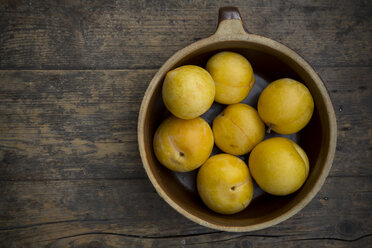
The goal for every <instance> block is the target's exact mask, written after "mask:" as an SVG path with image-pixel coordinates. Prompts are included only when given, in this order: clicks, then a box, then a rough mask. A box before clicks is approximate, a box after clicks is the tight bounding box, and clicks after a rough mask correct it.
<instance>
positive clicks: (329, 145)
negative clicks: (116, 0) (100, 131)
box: [138, 7, 337, 232]
mask: <svg viewBox="0 0 372 248" xmlns="http://www.w3.org/2000/svg"><path fill="white" fill-rule="evenodd" d="M164 49H166V48H164ZM220 51H234V52H238V53H240V54H242V55H244V56H245V57H246V58H247V59H248V60H249V61H250V63H251V64H252V67H253V70H254V73H255V78H256V84H255V86H254V87H253V89H252V91H251V93H250V94H249V96H248V97H247V98H246V99H245V100H244V101H243V102H244V103H247V104H250V105H252V106H254V107H256V104H257V99H258V96H259V94H260V92H261V91H262V90H263V89H264V88H265V87H266V86H267V85H268V84H269V83H270V82H272V81H274V80H276V79H279V78H284V77H289V78H293V79H296V80H298V81H300V82H302V83H304V84H305V85H306V86H307V87H308V89H309V90H310V92H311V94H312V96H313V98H314V102H315V109H314V114H313V117H312V119H311V121H310V122H309V124H308V125H307V126H306V127H305V128H304V129H303V130H301V131H300V132H299V133H297V134H295V135H290V136H286V137H289V138H290V139H292V140H294V141H296V142H297V143H298V144H299V145H300V146H301V147H302V148H303V149H304V150H305V151H306V153H307V155H308V157H309V160H310V173H309V177H308V178H307V180H306V182H305V184H304V185H303V186H302V187H301V188H300V189H299V190H298V191H296V192H295V193H293V194H290V195H288V196H281V197H279V196H273V195H270V194H267V193H265V192H263V191H262V190H261V189H260V188H259V187H257V185H255V189H254V192H255V193H254V198H253V200H252V202H251V203H250V204H249V206H248V207H247V208H246V209H245V210H243V211H242V212H239V213H237V214H233V215H222V214H218V213H215V212H213V211H212V210H210V209H208V208H207V207H206V206H205V205H204V204H203V202H202V200H201V199H200V197H199V195H198V193H197V190H196V185H195V179H196V173H197V171H193V172H189V173H175V172H172V171H170V170H168V169H167V168H166V167H164V166H163V165H161V164H160V163H159V162H158V160H157V159H156V157H155V155H154V151H153V137H154V132H155V130H156V128H157V127H158V126H159V124H160V123H161V121H162V120H163V119H164V118H166V117H167V116H168V115H169V112H168V111H167V110H166V108H165V106H164V104H163V101H162V97H161V89H162V84H163V80H164V77H165V75H166V73H167V72H168V71H169V70H172V69H174V68H176V67H179V66H181V65H187V64H194V65H199V66H202V67H205V64H206V62H207V61H208V59H209V58H210V57H211V56H212V55H214V54H216V53H218V52H220ZM224 107H225V106H224V105H221V104H217V103H214V104H213V106H212V107H211V109H210V110H209V111H208V112H207V113H205V114H204V115H203V116H202V117H203V118H204V119H206V120H207V121H208V122H209V123H211V122H212V120H213V118H214V117H215V116H216V115H217V114H218V113H219V112H221V110H222V109H223V108H224ZM336 131H337V126H336V118H335V112H334V109H333V106H332V103H331V100H330V97H329V95H328V92H327V90H326V88H325V86H324V84H323V82H322V80H321V79H320V78H319V76H318V75H317V74H316V72H315V71H314V70H313V69H312V68H311V66H310V65H309V64H308V63H307V62H306V61H305V60H304V59H303V58H301V57H300V56H299V55H298V54H296V53H295V52H294V51H292V50H291V49H289V48H288V47H286V46H284V45H282V44H280V43H278V42H276V41H274V40H271V39H268V38H265V37H262V36H258V35H254V34H250V33H248V32H247V31H246V30H245V28H244V25H243V23H242V20H241V17H240V14H239V11H238V9H236V8H234V7H224V8H221V9H220V11H219V22H218V27H217V30H216V32H215V33H214V34H213V35H212V36H210V37H208V38H205V39H202V40H199V41H197V42H195V43H193V44H191V45H189V46H187V47H185V48H183V49H182V50H179V51H178V52H177V53H175V54H174V55H173V56H172V57H171V58H169V59H168V61H166V62H165V63H164V65H163V66H162V67H161V68H160V69H159V71H158V72H157V73H156V75H155V76H154V78H153V79H152V81H151V82H150V85H149V86H148V89H147V91H146V93H145V96H144V98H143V101H142V105H141V109H140V113H139V119H138V143H139V150H140V154H141V159H142V162H143V166H144V168H145V170H146V172H147V175H148V177H149V178H150V180H151V182H152V184H153V185H154V187H155V189H156V191H157V192H158V194H159V195H160V196H161V197H162V198H163V199H164V200H165V201H166V202H167V203H168V204H169V205H170V206H172V207H173V208H174V209H175V210H177V211H178V212H179V213H181V214H182V215H184V216H185V217H186V218H188V219H190V220H192V221H194V222H196V223H199V224H200V225H204V226H206V227H210V228H213V229H217V230H224V231H232V232H243V231H244V232H245V231H253V230H258V229H262V228H267V227H269V226H272V225H275V224H277V223H279V222H281V221H284V220H286V219H288V218H289V217H291V216H293V215H294V214H296V213H297V212H298V211H300V210H301V209H302V208H304V207H305V206H306V204H308V203H309V202H310V201H311V199H312V198H313V197H314V196H315V195H316V194H317V192H318V191H319V190H320V188H321V187H322V185H323V183H324V181H325V179H326V177H327V175H328V173H329V170H330V168H331V166H332V161H333V157H334V153H335V147H336V137H337V134H336ZM269 136H270V135H269ZM269 136H268V137H269ZM271 136H275V134H271ZM266 138H267V137H266ZM219 152H220V151H219V150H218V149H217V148H215V149H214V151H213V153H219ZM241 158H242V159H244V161H245V162H246V163H247V162H248V161H247V158H248V155H246V156H243V157H241Z"/></svg>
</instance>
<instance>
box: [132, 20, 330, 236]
mask: <svg viewBox="0 0 372 248" xmlns="http://www.w3.org/2000/svg"><path fill="white" fill-rule="evenodd" d="M226 30H233V31H234V30H235V31H234V32H226ZM226 41H236V42H247V43H251V44H256V45H261V46H265V47H268V48H270V49H273V50H275V51H276V52H278V53H282V54H284V55H285V56H286V57H290V58H291V59H292V60H293V61H294V62H295V64H297V65H298V66H299V67H301V68H302V69H303V70H304V71H306V73H307V74H308V75H309V76H310V77H311V79H312V81H313V82H314V83H315V86H316V88H317V89H318V90H319V93H320V95H321V98H322V100H323V101H324V105H325V108H326V112H327V121H328V123H329V130H327V131H328V132H327V133H326V135H327V134H328V136H329V137H328V140H329V144H328V151H327V153H326V157H325V159H324V161H325V162H324V166H323V168H322V170H321V171H320V175H319V177H318V179H317V180H316V181H315V183H314V185H313V186H312V188H311V189H310V191H309V192H308V193H307V194H306V195H305V196H304V197H303V198H302V199H301V200H300V201H299V202H297V203H296V204H295V205H294V206H293V207H291V208H290V209H289V210H287V211H286V212H284V213H282V214H281V215H279V216H277V217H275V218H273V219H269V220H264V221H263V222H261V223H257V224H252V225H247V226H225V225H219V224H215V223H211V222H209V221H207V220H204V219H201V218H199V217H198V216H196V215H194V214H192V213H191V212H189V211H187V210H186V209H184V208H182V207H181V206H180V205H178V204H177V203H176V202H175V201H174V200H172V198H171V197H170V196H169V195H168V194H167V193H166V192H165V190H163V189H162V187H161V186H160V184H159V182H158V181H157V178H156V177H155V175H154V174H153V173H152V170H151V168H150V167H151V165H150V163H149V161H148V160H147V153H146V148H145V137H144V129H145V118H146V113H147V111H148V108H149V102H150V100H151V98H152V96H153V94H154V91H155V89H156V87H157V86H158V84H161V83H162V81H161V79H162V78H163V76H164V75H165V73H166V72H167V71H168V70H169V69H170V68H172V67H174V66H175V64H176V63H177V62H178V61H180V60H181V59H182V58H184V57H185V56H187V55H189V54H191V53H193V52H196V51H197V50H200V49H203V48H206V47H208V46H210V45H212V44H215V43H220V42H221V43H222V42H226ZM231 48H233V47H231ZM137 132H138V144H139V151H140V156H141V160H142V164H143V166H144V168H145V171H146V173H147V175H148V177H149V179H150V181H151V183H152V184H153V186H154V187H155V189H156V191H157V193H158V194H159V195H160V196H161V197H162V198H163V199H164V200H165V201H166V202H167V203H168V204H169V205H170V206H171V207H173V208H174V209H175V210H176V211H177V212H179V213H180V214H182V215H183V216H185V217H186V218H188V219H190V220H191V221H194V222H196V223H198V224H200V225H203V226H205V227H209V228H212V229H216V230H221V231H229V232H247V231H254V230H259V229H263V228H267V227H270V226H273V225H276V224H278V223H280V222H282V221H285V220H287V219H288V218H290V217H292V216H293V215H295V214H296V213H298V212H299V211H300V210H302V209H303V208H304V207H305V206H306V205H307V204H308V203H309V202H310V201H311V200H312V199H313V198H314V196H315V195H316V194H317V193H318V192H319V190H320V188H321V187H322V186H323V184H324V182H325V179H326V177H327V176H328V174H329V171H330V169H331V167H332V162H333V159H334V154H335V150H336V142H337V122H336V114H335V111H334V108H333V105H332V102H331V99H330V96H329V94H328V91H327V89H326V87H325V85H324V83H323V82H322V80H321V79H320V77H319V76H318V75H317V73H316V72H315V71H314V69H313V68H312V67H311V66H310V64H309V63H308V62H306V61H305V60H304V59H303V58H302V57H301V56H300V55H298V54H297V53H296V52H294V51H293V50H291V49H290V48H288V47H287V46H285V45H283V44H281V43H279V42H277V41H274V40H272V39H269V38H266V37H263V36H260V35H256V34H250V33H247V32H245V30H244V27H243V24H242V22H241V20H236V19H231V20H223V21H222V22H220V24H219V26H218V29H217V31H216V33H215V34H213V35H212V36H210V37H207V38H204V39H201V40H199V41H196V42H194V43H192V44H190V45H188V46H186V47H184V48H183V49H181V50H179V51H177V52H176V53H175V54H173V55H172V56H171V57H170V58H169V59H168V60H167V61H166V62H165V63H164V64H163V65H162V66H161V68H160V69H159V70H158V71H157V72H156V74H155V75H154V77H153V78H152V80H151V82H150V84H149V86H148V88H147V90H146V92H145V95H144V97H143V100H142V103H141V107H140V111H139V116H138V127H137Z"/></svg>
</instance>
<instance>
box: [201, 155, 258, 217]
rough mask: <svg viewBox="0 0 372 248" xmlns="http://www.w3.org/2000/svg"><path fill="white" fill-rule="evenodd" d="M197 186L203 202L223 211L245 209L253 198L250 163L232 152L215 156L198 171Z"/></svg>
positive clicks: (229, 211)
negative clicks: (248, 164) (231, 153)
mask: <svg viewBox="0 0 372 248" xmlns="http://www.w3.org/2000/svg"><path fill="white" fill-rule="evenodd" d="M197 188H198V192H199V195H200V197H201V199H202V200H203V202H204V203H205V204H206V205H207V206H208V207H209V208H210V209H212V210H213V211H215V212H217V213H221V214H234V213H237V212H240V211H242V210H243V209H244V208H246V207H247V206H248V204H249V203H250V201H251V200H252V197H253V183H252V179H251V176H250V174H249V171H248V167H247V165H246V164H245V163H244V162H243V160H241V159H240V158H237V157H235V156H232V155H229V154H218V155H215V156H212V157H211V158H209V159H208V160H207V161H206V162H205V163H204V164H203V166H202V167H201V168H200V169H199V172H198V176H197Z"/></svg>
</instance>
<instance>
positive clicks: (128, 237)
mask: <svg viewBox="0 0 372 248" xmlns="http://www.w3.org/2000/svg"><path fill="white" fill-rule="evenodd" d="M226 5H234V6H236V7H238V8H239V9H240V12H241V14H242V17H243V20H244V22H245V25H246V27H247V29H248V30H249V31H250V32H252V33H255V34H259V35H263V36H266V37H269V38H272V39H275V40H277V41H280V42H282V43H284V44H285V45H287V46H289V47H291V48H292V49H294V50H295V51H296V52H298V53H299V54H301V55H302V56H303V57H304V58H305V59H306V60H307V61H309V63H310V64H311V65H312V66H313V67H314V68H315V70H316V71H317V72H318V73H319V75H320V76H321V77H322V78H323V80H324V82H325V84H326V86H327V88H328V90H329V92H330V95H331V98H332V101H333V104H334V107H335V110H336V112H337V121H338V145H337V152H336V158H335V161H334V164H333V167H332V170H331V172H330V175H329V177H328V178H327V180H326V183H325V185H324V186H323V188H322V190H321V191H320V192H319V194H318V195H317V196H316V197H315V198H314V199H313V200H312V201H311V203H310V204H309V205H308V206H307V207H306V208H305V209H304V210H303V211H301V212H300V213H299V214H297V215H296V216H294V217H292V218H291V219H289V220H287V221H285V222H284V223H281V224H279V225H277V226H274V227H272V228H268V229H265V230H261V231H255V232H251V233H227V232H220V231H215V230H211V229H208V228H205V227H202V226H199V225H197V224H194V223H193V222H191V221H189V220H187V219H186V218H184V217H183V216H181V215H180V214H178V213H177V212H176V211H174V210H173V209H172V208H171V207H169V206H168V205H167V204H166V203H165V202H164V201H163V200H162V199H161V198H160V197H159V196H158V195H157V194H156V192H155V190H154V188H153V187H152V185H151V183H150V181H149V180H148V178H147V176H146V174H145V171H144V169H143V168H142V164H141V161H140V157H139V152H138V148H137V134H136V126H137V117H138V111H139V107H140V103H141V100H142V97H143V95H144V92H145V90H146V88H147V86H148V84H149V82H150V80H151V78H152V77H153V75H154V74H155V72H156V71H157V70H158V68H159V67H160V66H161V65H162V64H163V63H164V62H165V61H166V60H167V58H169V57H170V56H171V55H172V54H173V53H174V52H176V51H177V50H179V49H181V48H183V47H184V46H186V45H188V44H190V43H192V42H194V41H196V40H198V39H201V38H203V37H207V36H209V35H211V34H212V33H213V32H214V31H215V27H216V24H217V12H218V8H219V7H221V6H226ZM371 26H372V2H371V1H368V0H366V1H362V0H356V1H349V0H332V1H313V0H301V1H287V0H280V1H245V0H239V1H223V0H219V1H209V2H206V1H201V0H200V1H199V0H195V1H182V0H177V1H171V0H167V1H151V0H139V1H134V0H133V1H83V0H81V1H75V0H71V1H31V0H29V1H13V0H5V1H4V0H3V1H1V2H0V247H44V246H47V247H272V246H278V247H367V246H369V247H370V245H371V244H372V216H371V213H372V207H371V206H372V164H371V161H372V157H371V151H372V141H371V140H372V101H371V98H372V94H371V93H372V90H371V87H372V85H371V79H372V58H371V55H372V29H371Z"/></svg>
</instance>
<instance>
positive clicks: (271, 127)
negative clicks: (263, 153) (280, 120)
mask: <svg viewBox="0 0 372 248" xmlns="http://www.w3.org/2000/svg"><path fill="white" fill-rule="evenodd" d="M273 127H274V125H273V124H272V123H270V125H269V128H268V129H267V131H266V133H268V134H270V133H271V130H272V129H273Z"/></svg>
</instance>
